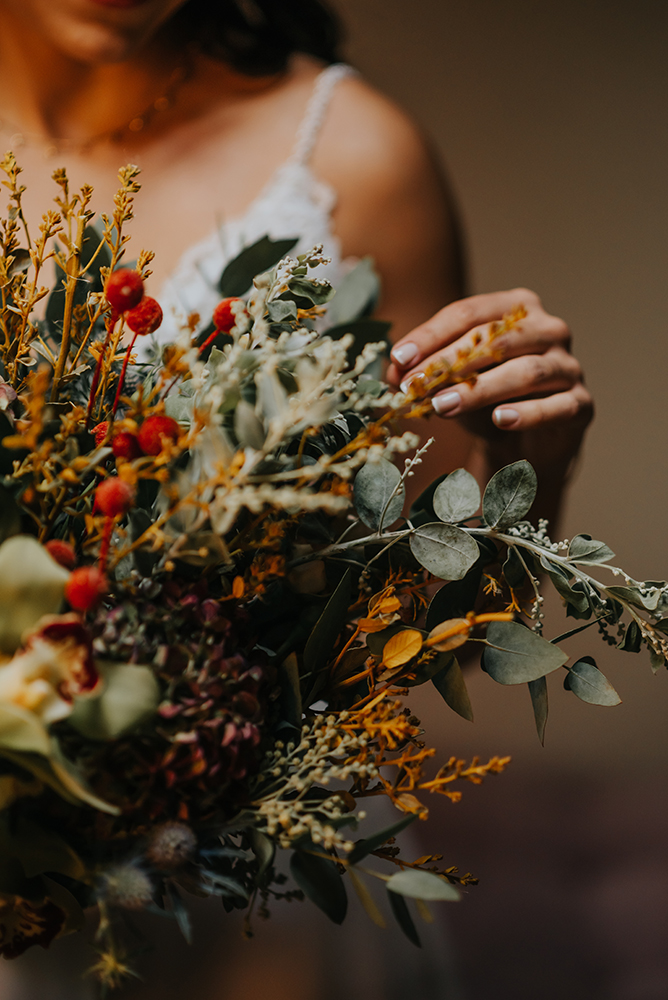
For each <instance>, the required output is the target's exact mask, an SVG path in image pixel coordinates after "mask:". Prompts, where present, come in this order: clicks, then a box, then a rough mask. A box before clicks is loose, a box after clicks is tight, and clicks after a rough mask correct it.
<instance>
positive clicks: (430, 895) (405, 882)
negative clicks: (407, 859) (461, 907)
mask: <svg viewBox="0 0 668 1000" xmlns="http://www.w3.org/2000/svg"><path fill="white" fill-rule="evenodd" d="M387 888H388V890H389V891H390V892H396V893H398V894H399V895H400V896H409V897H410V898H411V899H424V900H442V901H445V902H449V903H458V902H459V899H460V893H459V890H458V889H457V888H455V886H454V885H452V884H451V883H450V882H448V880H447V879H446V878H443V877H442V876H441V875H435V874H434V873H433V872H425V871H421V870H420V869H419V868H404V869H403V871H400V872H397V873H396V875H391V876H390V878H389V880H388V882H387Z"/></svg>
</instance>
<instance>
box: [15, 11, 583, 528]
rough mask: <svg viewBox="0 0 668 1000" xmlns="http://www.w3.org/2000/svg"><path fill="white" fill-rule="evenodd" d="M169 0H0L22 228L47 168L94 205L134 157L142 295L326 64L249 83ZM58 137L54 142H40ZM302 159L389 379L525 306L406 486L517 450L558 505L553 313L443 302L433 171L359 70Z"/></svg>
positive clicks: (567, 358)
mask: <svg viewBox="0 0 668 1000" xmlns="http://www.w3.org/2000/svg"><path fill="white" fill-rule="evenodd" d="M182 2H183V0H113V2H109V0H0V119H2V120H3V121H4V122H10V123H12V124H11V125H5V126H4V129H3V131H4V134H3V136H2V137H0V141H3V140H4V142H5V145H7V146H9V136H10V135H11V133H12V132H22V133H24V134H25V135H26V137H27V141H26V143H25V145H24V146H23V147H22V148H18V149H16V153H17V156H18V158H19V162H20V163H21V164H22V166H23V167H24V180H25V183H26V184H27V186H28V195H29V197H28V200H27V202H26V211H27V215H28V218H29V221H30V223H31V225H32V226H33V227H36V225H37V223H38V221H39V220H38V214H39V213H41V211H42V210H43V208H44V207H45V206H46V205H47V204H48V203H49V200H50V198H51V197H52V195H53V183H52V182H51V180H50V174H51V172H52V170H53V169H54V168H55V167H57V166H62V165H64V166H66V167H67V169H68V173H69V175H70V179H71V182H72V185H73V186H78V185H80V184H81V183H83V182H84V181H88V182H90V183H92V184H93V186H94V187H95V189H96V204H97V205H98V206H101V207H106V206H108V205H110V203H111V198H112V197H113V193H114V190H115V186H116V172H117V169H118V167H119V165H120V164H122V163H126V162H134V163H137V164H139V166H141V168H142V171H143V181H144V185H145V188H144V190H143V191H142V193H141V194H140V196H139V198H138V202H137V218H136V220H135V221H134V222H133V224H132V230H131V231H132V234H133V242H132V247H133V256H134V255H135V254H136V251H137V250H138V249H139V248H140V247H143V246H145V247H151V248H155V249H159V254H158V256H157V258H156V262H155V268H154V277H153V278H152V279H151V287H150V291H151V293H152V294H154V295H159V289H160V286H161V284H162V282H163V281H164V279H165V278H166V277H168V275H169V274H170V273H171V272H172V271H173V269H174V268H175V266H176V265H177V263H178V261H179V259H180V257H181V255H182V253H183V252H184V251H185V250H186V249H187V248H188V247H189V246H191V245H192V244H194V243H196V242H199V241H200V240H201V239H203V238H205V237H206V236H208V235H209V233H210V232H211V231H212V229H213V228H214V226H216V225H219V224H220V223H221V222H222V221H224V220H225V219H226V218H227V219H229V218H233V217H235V216H238V215H240V214H242V213H243V212H244V211H245V209H246V208H247V207H248V205H249V204H250V203H251V202H252V201H253V199H254V198H255V197H256V196H257V194H258V193H259V191H261V190H262V188H263V186H264V185H265V184H266V183H267V181H268V180H270V178H271V176H272V175H273V173H274V170H275V169H276V168H277V167H278V166H279V165H280V164H281V163H282V162H283V161H284V160H285V159H286V158H287V157H288V156H289V154H290V152H291V150H292V146H293V142H294V137H295V133H296V130H297V128H298V126H299V123H300V121H301V118H302V115H303V113H304V108H305V106H306V103H307V101H308V98H309V96H310V94H311V90H312V87H313V82H314V80H315V78H316V76H317V74H318V72H319V70H320V69H321V66H320V65H319V64H318V63H317V62H316V61H315V60H313V59H310V58H307V57H303V56H298V57H295V58H294V59H293V60H292V61H291V64H290V67H289V69H288V70H287V71H286V73H284V74H280V75H278V76H276V77H271V78H261V79H257V78H249V77H245V76H243V75H242V74H239V73H236V72H234V71H233V70H232V69H230V68H229V67H227V66H225V65H223V64H222V63H220V62H218V61H215V60H212V59H209V58H206V57H204V56H202V55H199V54H192V55H190V56H187V55H186V54H185V53H184V51H183V48H182V45H181V44H180V39H178V38H176V37H174V34H173V33H172V31H171V30H170V18H171V17H172V15H173V14H174V12H175V11H176V10H177V9H178V8H179V7H180V6H181V5H182ZM128 3H129V5H128ZM184 64H187V66H188V75H187V78H186V80H185V82H184V83H183V84H181V86H180V88H179V90H178V93H177V96H176V101H175V103H174V105H173V106H172V107H171V108H169V109H168V110H166V111H163V112H160V113H159V114H157V115H156V116H154V118H153V120H152V121H151V123H150V125H149V127H147V128H146V130H145V131H144V132H140V133H137V134H132V133H131V132H129V131H127V129H126V130H125V131H124V132H123V134H122V137H121V138H120V139H116V140H114V141H111V140H110V139H105V140H104V141H99V142H96V143H95V144H93V145H92V146H90V147H89V148H88V150H87V151H86V152H83V151H82V150H79V151H77V146H79V145H80V144H81V143H82V142H84V141H85V140H86V139H88V138H90V137H91V136H99V135H101V134H104V133H108V132H110V131H111V130H113V129H116V128H118V127H119V126H122V125H126V124H127V123H128V122H129V121H130V120H131V119H132V118H133V117H135V116H136V115H137V114H140V113H141V112H142V111H143V110H144V109H145V108H146V107H148V106H149V105H150V104H151V103H152V102H153V101H154V100H155V99H156V97H158V96H160V95H162V94H164V93H165V90H166V89H167V88H168V85H169V84H168V81H169V78H170V75H171V73H172V72H173V71H174V70H175V69H177V68H179V67H183V66H184ZM54 139H56V140H58V142H56V143H55V144H56V145H57V146H59V147H60V152H55V153H54V152H53V149H52V150H51V152H50V153H49V147H50V146H51V147H52V146H53V145H54ZM63 140H65V141H67V140H69V142H70V143H71V147H70V149H69V151H68V149H67V148H65V144H64V143H63ZM311 162H312V168H313V170H314V173H315V174H316V176H318V177H319V178H322V179H323V180H324V181H326V182H327V183H329V184H330V185H332V186H333V188H334V189H335V190H336V192H337V194H338V203H337V207H336V209H335V213H334V225H335V230H336V233H337V235H338V237H339V239H340V240H341V245H342V252H343V255H344V256H358V257H361V256H364V255H366V254H371V255H372V256H373V257H374V259H375V261H376V265H377V267H378V270H379V272H380V274H381V276H382V278H383V286H384V290H385V291H384V296H383V300H382V301H381V303H380V306H379V315H381V316H382V317H383V318H386V319H389V320H391V321H392V322H393V324H394V327H393V334H394V336H395V338H396V342H395V346H394V349H393V352H392V363H391V365H390V367H389V371H388V378H389V380H390V382H391V383H392V384H394V385H397V386H398V385H400V384H404V383H405V382H406V381H407V380H409V379H410V378H411V377H414V376H415V374H416V373H418V372H419V371H421V370H423V369H424V367H425V366H426V365H428V364H429V363H430V361H432V360H433V359H434V358H436V357H438V356H440V355H442V354H444V355H445V356H446V357H454V356H456V352H457V350H458V348H460V347H462V346H464V345H465V344H466V343H467V342H469V341H470V338H471V336H472V335H473V332H474V331H475V330H476V329H480V328H483V329H484V328H485V326H486V324H488V323H490V322H492V321H494V320H498V319H501V318H502V317H503V315H504V314H505V313H506V312H508V311H509V309H512V308H514V307H516V306H517V305H519V304H522V305H524V307H525V308H526V309H527V313H528V315H527V317H526V319H525V320H523V321H522V323H521V325H520V328H519V330H517V331H513V332H512V333H510V334H509V335H508V337H507V338H506V342H505V343H504V344H503V345H501V346H503V348H504V353H503V357H502V358H501V360H499V358H498V357H497V356H491V355H490V356H489V357H488V358H485V359H483V360H482V361H481V362H480V364H479V366H478V367H479V369H480V375H479V378H478V380H477V382H476V383H475V385H474V386H472V387H471V386H467V385H463V386H458V387H457V388H456V389H455V390H448V391H445V392H441V393H439V394H438V395H437V396H436V397H435V399H434V411H435V416H434V417H433V418H432V419H431V420H429V421H428V422H427V425H426V427H424V428H420V429H419V433H420V434H421V436H422V437H423V438H424V437H425V436H434V437H435V438H436V444H435V446H434V447H433V449H432V451H431V453H430V460H429V461H428V462H427V463H425V465H423V467H422V471H423V476H422V477H421V478H422V479H423V482H416V483H415V485H416V488H419V486H421V485H424V484H426V482H427V481H428V480H429V479H431V478H433V475H434V473H435V472H438V471H441V469H443V470H445V469H451V468H455V467H457V466H459V465H466V466H467V467H468V468H470V469H471V471H473V472H474V474H475V475H477V476H478V477H479V478H480V479H481V480H486V479H487V478H488V477H489V474H490V473H491V472H492V471H494V469H495V468H498V467H499V466H500V465H503V464H506V463H507V462H509V461H514V460H516V459H517V458H520V457H527V458H529V460H531V461H533V462H534V464H535V465H536V467H537V471H538V473H539V479H540V481H541V484H542V486H543V488H544V492H545V496H544V498H543V499H542V500H541V501H540V502H539V503H537V505H536V509H538V510H539V511H540V513H541V514H544V515H545V516H550V517H553V516H554V513H555V510H556V505H557V503H558V498H559V494H560V490H561V486H562V484H563V481H564V477H565V476H566V474H567V472H568V469H569V467H570V465H571V463H572V460H573V457H574V456H575V454H576V453H577V450H578V447H579V444H580V441H581V438H582V435H583V433H584V430H585V428H586V426H587V424H588V422H589V420H590V419H591V414H592V404H591V398H590V396H589V394H588V392H587V390H586V388H585V387H584V385H583V382H582V372H581V369H580V367H579V365H578V362H577V361H576V360H575V358H574V357H573V356H572V354H571V353H570V334H569V331H568V329H567V327H566V325H565V324H564V323H563V321H561V320H559V319H556V318H555V317H552V316H550V315H548V314H547V313H546V312H545V310H544V309H543V308H542V306H541V304H540V300H539V299H538V298H537V296H535V294H534V293H532V292H530V291H528V290H526V289H515V290H512V291H509V292H499V293H493V294H491V295H481V296H474V297H472V298H469V299H465V300H463V301H453V300H457V299H459V298H461V294H462V293H461V289H460V288H459V287H458V279H457V274H458V258H457V247H456V240H455V235H454V223H453V218H452V214H451V211H450V208H449V199H448V194H447V191H446V190H445V188H444V184H443V181H442V179H441V177H440V175H439V172H438V169H437V167H436V166H435V164H434V160H433V158H432V156H431V154H430V152H429V150H428V148H427V146H426V144H425V142H424V140H423V139H422V137H421V136H420V135H419V134H418V132H417V131H416V129H415V127H414V125H413V124H412V123H411V122H410V121H409V120H408V119H407V118H406V116H405V115H404V114H403V113H402V112H401V111H399V110H398V109H397V108H396V107H395V106H394V105H393V104H392V103H391V102H390V101H388V100H387V99H386V98H384V97H383V96H382V95H380V94H378V93H377V92H376V91H374V90H373V88H371V87H369V86H368V85H367V84H365V83H364V82H363V81H361V80H357V79H348V80H344V81H343V82H342V83H341V84H340V85H339V86H338V87H337V89H336V91H335V94H334V97H333V100H332V103H331V106H330V109H329V112H328V115H327V118H326V121H325V124H324V127H323V129H322V132H321V134H320V136H319V139H318V143H317V146H316V150H315V153H314V156H313V159H312V161H311ZM166 205H168V206H169V211H168V212H166V211H165V206H166ZM444 303H451V304H450V305H447V306H446V307H445V308H442V307H443V305H444ZM416 324H419V325H416ZM498 346H499V344H498V343H497V344H496V345H495V347H496V348H498ZM425 466H427V467H428V471H427V469H426V468H425ZM416 480H418V477H416Z"/></svg>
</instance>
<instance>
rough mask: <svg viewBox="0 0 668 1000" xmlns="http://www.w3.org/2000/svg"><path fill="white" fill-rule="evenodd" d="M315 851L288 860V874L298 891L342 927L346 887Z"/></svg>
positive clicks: (298, 852) (333, 866)
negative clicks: (289, 873)
mask: <svg viewBox="0 0 668 1000" xmlns="http://www.w3.org/2000/svg"><path fill="white" fill-rule="evenodd" d="M313 850H314V851H316V852H318V853H316V854H310V853H307V852H306V851H295V852H294V853H293V855H292V858H291V859H290V871H291V873H292V877H293V878H294V880H295V882H296V883H297V885H298V886H299V888H300V889H301V890H302V891H303V892H304V893H305V895H307V896H308V898H309V899H310V900H311V902H312V903H315V905H316V906H318V907H319V908H320V909H321V910H322V911H323V913H326V914H327V916H328V917H329V919H330V920H333V921H334V923H335V924H342V923H343V921H344V919H345V916H346V912H347V909H348V897H347V896H346V887H345V886H344V884H343V879H342V878H341V876H340V875H339V871H338V869H337V867H336V865H335V863H334V862H333V861H330V860H329V859H328V858H323V857H320V856H319V855H320V854H321V852H322V849H321V848H317V847H315V845H314V847H313Z"/></svg>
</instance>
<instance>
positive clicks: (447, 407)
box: [431, 392, 462, 417]
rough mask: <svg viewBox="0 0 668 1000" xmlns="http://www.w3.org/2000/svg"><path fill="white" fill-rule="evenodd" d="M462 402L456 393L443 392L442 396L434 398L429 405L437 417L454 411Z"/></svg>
mask: <svg viewBox="0 0 668 1000" xmlns="http://www.w3.org/2000/svg"><path fill="white" fill-rule="evenodd" d="M461 401H462V397H461V396H460V395H459V393H458V392H444V393H443V395H442V396H434V398H433V399H432V401H431V405H432V406H433V407H434V409H435V410H436V412H437V413H438V414H439V416H441V417H442V416H443V415H444V414H446V413H452V411H453V410H456V409H457V407H458V406H459V404H460V403H461Z"/></svg>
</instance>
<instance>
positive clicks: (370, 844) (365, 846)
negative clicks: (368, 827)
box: [348, 813, 417, 865]
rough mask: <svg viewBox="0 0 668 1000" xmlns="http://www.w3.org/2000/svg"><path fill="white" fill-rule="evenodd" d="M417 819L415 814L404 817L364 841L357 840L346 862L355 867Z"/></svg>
mask: <svg viewBox="0 0 668 1000" xmlns="http://www.w3.org/2000/svg"><path fill="white" fill-rule="evenodd" d="M416 819H417V813H411V814H410V815H408V816H404V817H403V819H400V820H398V822H396V823H393V824H392V826H387V827H385V829H384V830H379V831H378V833H374V834H372V835H371V836H370V837H367V838H366V839H365V840H358V841H357V843H356V844H355V846H354V847H353V849H352V851H351V852H350V854H349V855H348V861H349V862H350V864H351V865H356V864H357V863H358V862H360V861H361V860H362V858H365V857H366V856H367V854H371V853H372V851H377V850H378V848H379V847H382V846H383V844H385V843H387V841H388V840H389V839H390V837H396V835H397V834H398V833H401V831H402V830H405V829H406V827H407V826H410V825H411V823H413V822H414V821H415V820H416Z"/></svg>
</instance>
